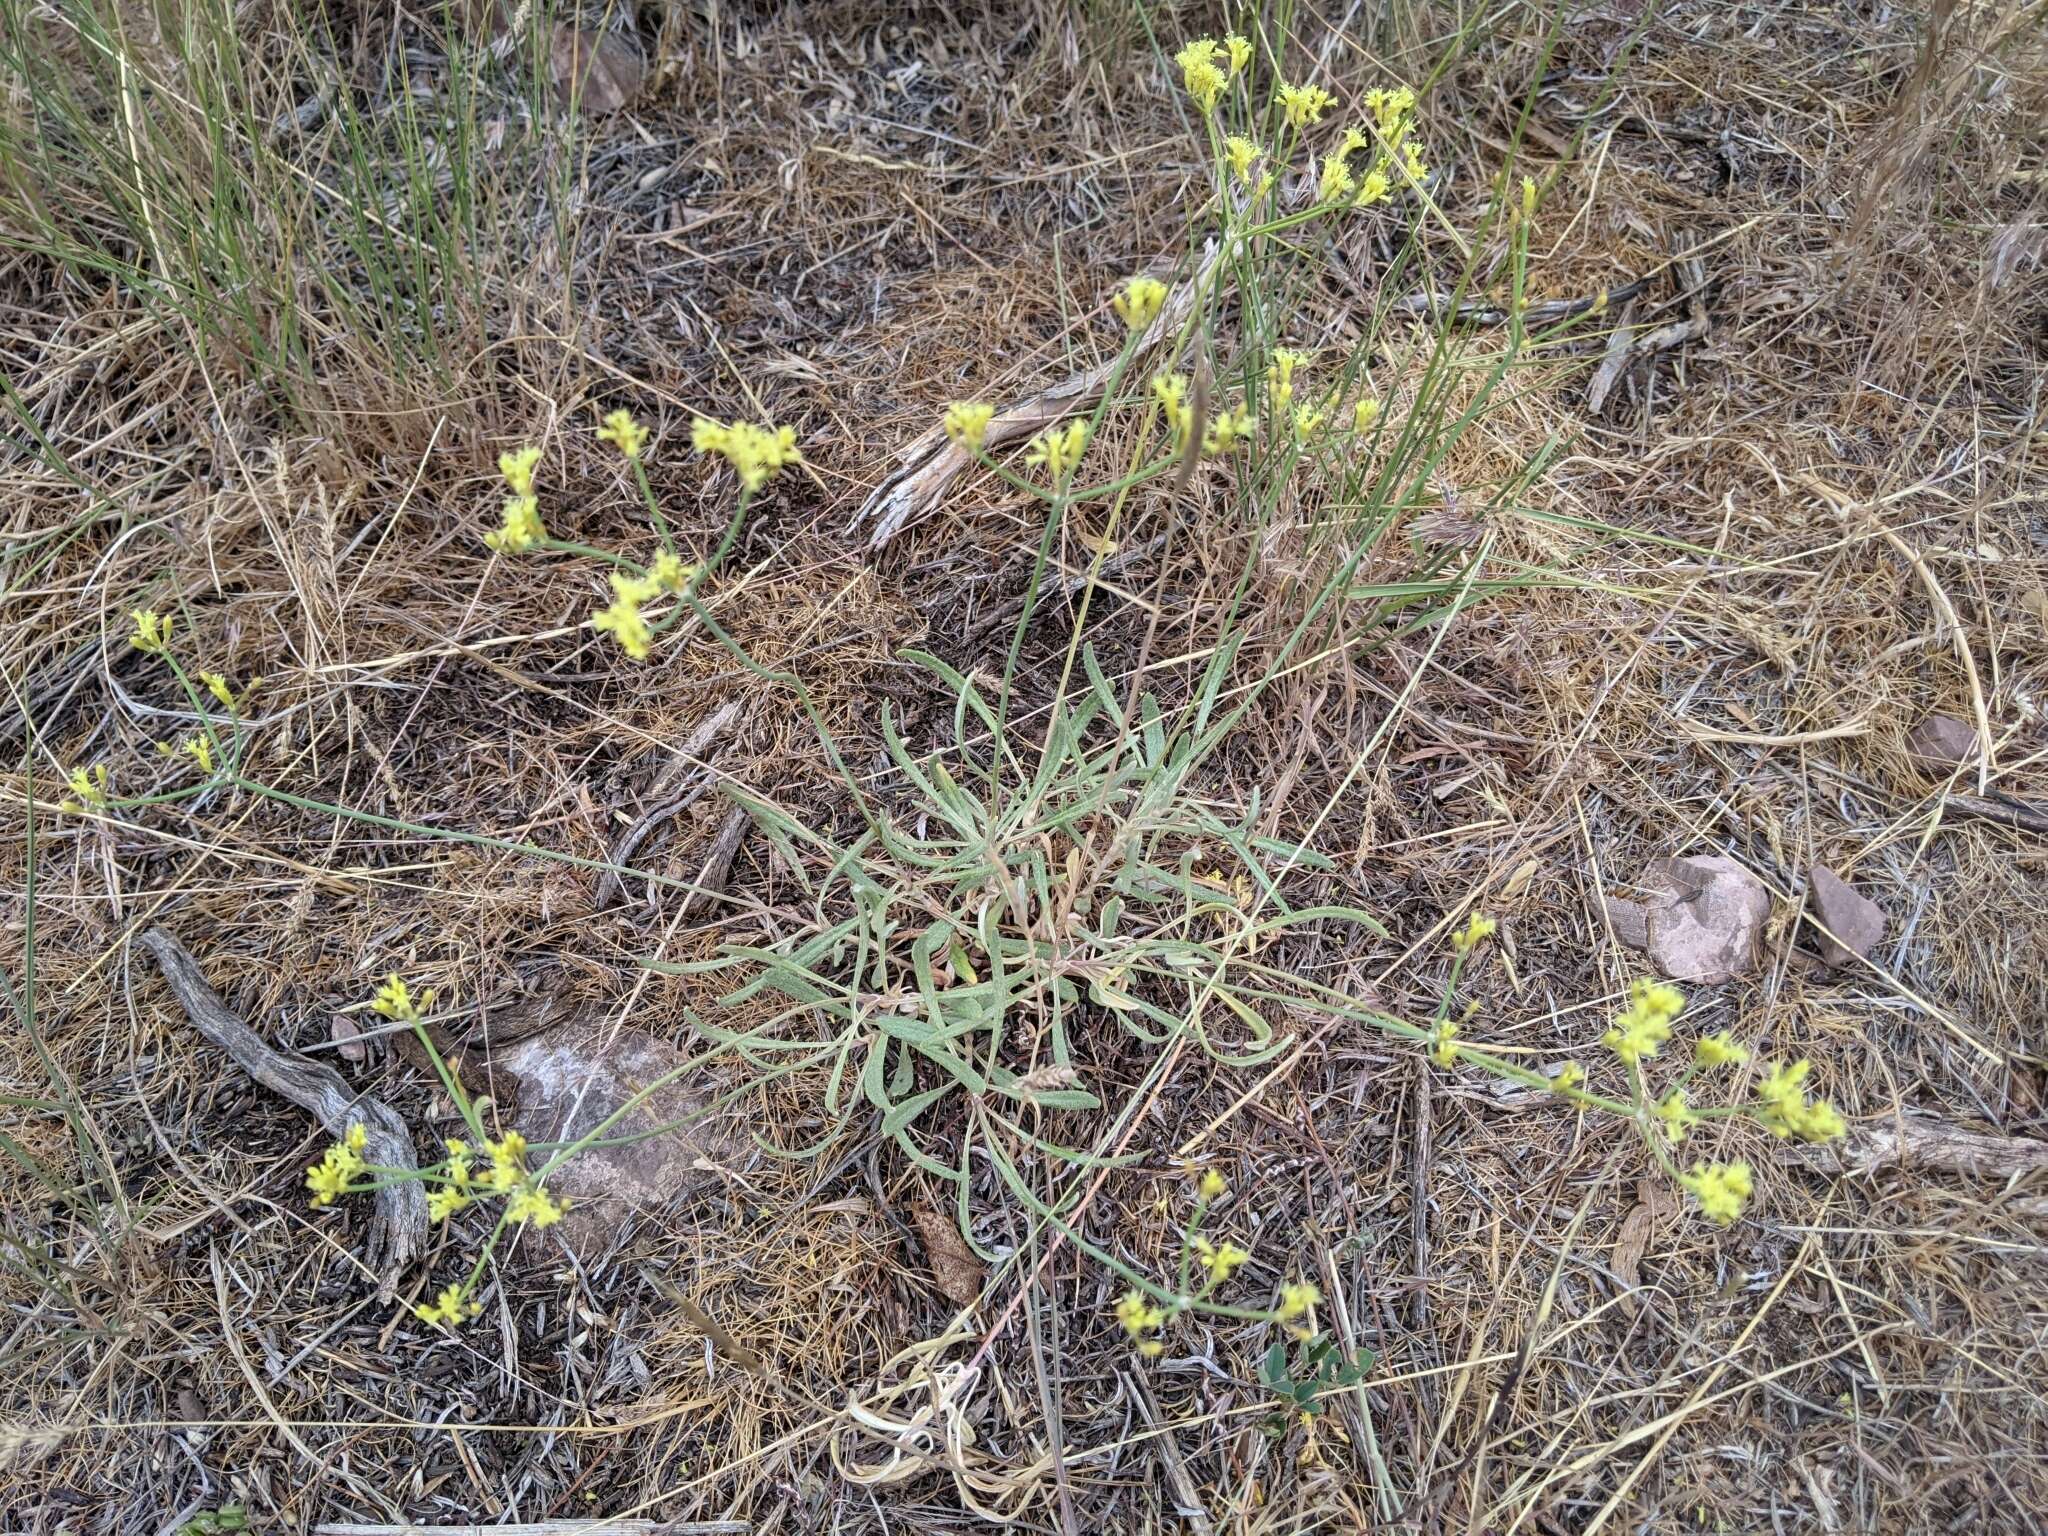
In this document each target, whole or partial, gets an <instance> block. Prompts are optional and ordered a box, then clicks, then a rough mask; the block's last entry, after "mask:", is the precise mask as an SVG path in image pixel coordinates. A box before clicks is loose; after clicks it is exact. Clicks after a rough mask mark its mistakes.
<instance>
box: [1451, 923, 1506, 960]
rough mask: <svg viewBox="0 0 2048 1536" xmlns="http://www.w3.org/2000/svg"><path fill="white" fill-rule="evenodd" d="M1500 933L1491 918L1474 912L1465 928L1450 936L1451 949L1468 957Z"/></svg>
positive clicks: (1498, 924) (1498, 927)
mask: <svg viewBox="0 0 2048 1536" xmlns="http://www.w3.org/2000/svg"><path fill="white" fill-rule="evenodd" d="M1499 931H1500V923H1499V922H1498V921H1497V920H1496V919H1494V918H1491V917H1484V916H1482V915H1480V914H1479V913H1477V912H1474V913H1473V914H1472V916H1471V917H1470V918H1468V919H1467V920H1466V922H1465V926H1464V927H1463V928H1461V929H1459V930H1458V931H1457V932H1456V933H1454V934H1452V935H1451V948H1452V949H1454V950H1456V951H1457V952H1458V953H1459V954H1461V955H1469V954H1471V953H1472V951H1473V950H1475V949H1477V948H1478V947H1479V946H1480V945H1481V944H1484V943H1485V942H1486V941H1487V940H1488V939H1490V938H1492V937H1493V936H1494V935H1495V934H1496V933H1498V932H1499Z"/></svg>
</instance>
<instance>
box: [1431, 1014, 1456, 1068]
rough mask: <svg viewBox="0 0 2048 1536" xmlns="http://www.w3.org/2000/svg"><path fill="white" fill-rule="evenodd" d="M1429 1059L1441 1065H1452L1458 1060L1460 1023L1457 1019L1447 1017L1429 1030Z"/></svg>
mask: <svg viewBox="0 0 2048 1536" xmlns="http://www.w3.org/2000/svg"><path fill="white" fill-rule="evenodd" d="M1429 1059H1430V1060H1431V1061H1433V1062H1435V1063H1436V1064H1437V1065H1438V1066H1440V1067H1452V1066H1455V1065H1457V1061H1458V1024H1457V1020H1455V1019H1445V1020H1444V1021H1443V1022H1442V1023H1440V1024H1438V1025H1437V1026H1436V1028H1435V1029H1433V1030H1431V1031H1430V1032H1429Z"/></svg>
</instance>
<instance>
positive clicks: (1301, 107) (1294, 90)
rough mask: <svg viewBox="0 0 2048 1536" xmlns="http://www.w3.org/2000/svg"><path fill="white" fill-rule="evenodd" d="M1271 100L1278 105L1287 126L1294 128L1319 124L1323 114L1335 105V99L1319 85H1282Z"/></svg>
mask: <svg viewBox="0 0 2048 1536" xmlns="http://www.w3.org/2000/svg"><path fill="white" fill-rule="evenodd" d="M1273 99H1274V100H1275V101H1276V102H1278V103H1279V104H1280V110H1281V111H1282V112H1283V113H1285V114H1286V117H1287V121H1288V124H1289V125H1290V126H1291V127H1295V128H1306V127H1308V126H1309V125H1310V124H1312V123H1320V122H1321V121H1322V120H1323V114H1324V113H1325V112H1327V111H1329V110H1330V108H1332V107H1334V106H1335V105H1337V98H1336V97H1334V96H1332V95H1331V94H1330V93H1329V92H1328V91H1326V90H1324V89H1323V88H1322V87H1321V86H1320V85H1283V86H1281V87H1280V88H1279V89H1278V90H1277V91H1275V92H1274V93H1273Z"/></svg>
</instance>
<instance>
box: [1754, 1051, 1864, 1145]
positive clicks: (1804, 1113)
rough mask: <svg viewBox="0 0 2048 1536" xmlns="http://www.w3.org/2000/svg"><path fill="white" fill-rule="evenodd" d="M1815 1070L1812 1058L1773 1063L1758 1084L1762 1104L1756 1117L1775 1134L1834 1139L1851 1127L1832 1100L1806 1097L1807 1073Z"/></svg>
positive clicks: (1800, 1137) (1811, 1139) (1759, 1099)
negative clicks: (1831, 1102)
mask: <svg viewBox="0 0 2048 1536" xmlns="http://www.w3.org/2000/svg"><path fill="white" fill-rule="evenodd" d="M1812 1070H1813V1063H1812V1062H1810V1061H1795V1062H1792V1063H1791V1064H1789V1065H1774V1066H1773V1067H1772V1068H1771V1070H1770V1072H1769V1074H1768V1075H1767V1076H1766V1077H1765V1078H1764V1080H1763V1081H1762V1082H1761V1083H1759V1084H1757V1089H1756V1096H1757V1099H1758V1101H1759V1102H1760V1103H1761V1104H1762V1105H1763V1108H1762V1109H1761V1110H1759V1111H1758V1113H1757V1118H1758V1119H1759V1120H1761V1121H1762V1122H1763V1123H1764V1125H1765V1127H1766V1128H1768V1129H1769V1130H1770V1132H1771V1133H1772V1134H1773V1135H1775V1136H1779V1137H1786V1136H1797V1137H1798V1138H1799V1139H1800V1140H1801V1141H1833V1140H1834V1139H1835V1138H1836V1137H1837V1136H1840V1135H1841V1134H1843V1132H1845V1131H1846V1130H1848V1125H1847V1124H1846V1123H1845V1122H1844V1121H1843V1119H1842V1117H1841V1115H1840V1114H1839V1113H1838V1112H1837V1111H1836V1110H1835V1107H1834V1106H1833V1105H1832V1104H1829V1103H1827V1102H1826V1101H1825V1100H1821V1099H1809V1098H1807V1096H1806V1086H1805V1084H1806V1075H1807V1074H1808V1073H1809V1072H1811V1071H1812Z"/></svg>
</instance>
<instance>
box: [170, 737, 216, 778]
mask: <svg viewBox="0 0 2048 1536" xmlns="http://www.w3.org/2000/svg"><path fill="white" fill-rule="evenodd" d="M178 750H179V751H180V752H182V753H184V754H185V755H186V756H187V757H189V758H191V759H192V761H193V762H195V763H197V764H198V765H199V771H200V772H201V773H211V772H213V743H212V742H210V741H208V740H207V739H206V738H205V737H204V736H187V737H186V738H185V739H184V741H182V742H181V743H179V745H178Z"/></svg>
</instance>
